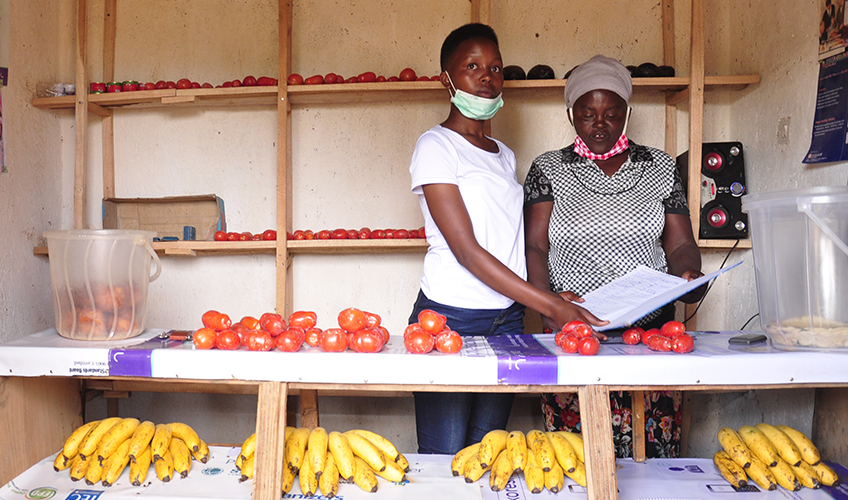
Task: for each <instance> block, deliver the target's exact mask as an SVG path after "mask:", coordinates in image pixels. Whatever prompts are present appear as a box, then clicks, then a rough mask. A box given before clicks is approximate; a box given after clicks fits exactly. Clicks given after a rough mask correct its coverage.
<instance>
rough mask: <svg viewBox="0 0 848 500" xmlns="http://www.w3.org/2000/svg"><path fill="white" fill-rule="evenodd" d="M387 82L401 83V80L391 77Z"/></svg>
mask: <svg viewBox="0 0 848 500" xmlns="http://www.w3.org/2000/svg"><path fill="white" fill-rule="evenodd" d="M386 81H387V82H399V81H400V78H398V77H396V76H390V77H388V78H386Z"/></svg>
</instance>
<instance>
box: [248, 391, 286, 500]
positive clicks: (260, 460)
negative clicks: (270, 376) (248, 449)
mask: <svg viewBox="0 0 848 500" xmlns="http://www.w3.org/2000/svg"><path fill="white" fill-rule="evenodd" d="M287 396H288V387H287V386H286V384H285V383H284V382H262V383H261V384H259V402H258V405H257V409H256V465H255V467H256V469H255V470H256V474H255V476H254V478H253V498H254V500H279V498H280V492H281V491H282V487H283V457H284V455H285V444H286V442H285V429H286V397H287Z"/></svg>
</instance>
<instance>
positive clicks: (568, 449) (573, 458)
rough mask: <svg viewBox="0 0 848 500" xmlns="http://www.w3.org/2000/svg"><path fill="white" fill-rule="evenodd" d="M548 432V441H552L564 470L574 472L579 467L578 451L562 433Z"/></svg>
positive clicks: (558, 460)
mask: <svg viewBox="0 0 848 500" xmlns="http://www.w3.org/2000/svg"><path fill="white" fill-rule="evenodd" d="M546 434H547V436H548V441H549V442H550V443H551V447H553V449H554V454H555V455H556V458H557V462H559V465H560V467H562V470H563V471H566V472H574V469H575V468H576V467H577V453H576V452H575V451H574V448H573V447H572V446H571V443H569V442H568V440H567V439H565V438H564V437H563V436H562V435H561V434H557V433H556V432H548V433H546ZM548 489H550V488H548Z"/></svg>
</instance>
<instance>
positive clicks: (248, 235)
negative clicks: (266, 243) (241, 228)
mask: <svg viewBox="0 0 848 500" xmlns="http://www.w3.org/2000/svg"><path fill="white" fill-rule="evenodd" d="M252 239H253V233H251V232H250V231H245V232H243V233H240V234H239V241H250V240H252Z"/></svg>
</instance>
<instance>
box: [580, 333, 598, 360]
mask: <svg viewBox="0 0 848 500" xmlns="http://www.w3.org/2000/svg"><path fill="white" fill-rule="evenodd" d="M600 348H601V343H600V341H598V339H596V338H595V337H584V338H582V339H580V341H579V344H578V345H577V352H579V353H580V354H581V355H583V356H594V355H595V354H598V349H600Z"/></svg>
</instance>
